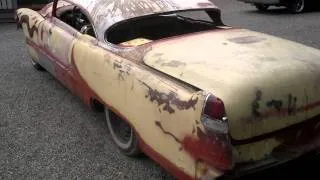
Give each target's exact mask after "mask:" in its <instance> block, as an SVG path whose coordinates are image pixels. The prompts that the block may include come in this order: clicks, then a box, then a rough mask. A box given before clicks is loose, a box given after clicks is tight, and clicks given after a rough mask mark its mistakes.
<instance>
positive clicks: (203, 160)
mask: <svg viewBox="0 0 320 180" xmlns="http://www.w3.org/2000/svg"><path fill="white" fill-rule="evenodd" d="M220 16H221V12H220V10H219V9H218V7H216V6H215V5H214V4H213V3H212V2H210V1H208V0H190V1H184V0H139V1H136V0H121V1H120V0H78V1H77V0H55V1H54V2H53V3H50V4H48V5H47V6H45V7H44V8H43V9H42V10H40V11H38V12H36V11H33V10H30V9H26V8H23V9H19V10H17V21H18V25H19V26H20V27H22V29H23V32H24V35H25V37H26V44H27V49H28V52H29V55H30V56H31V62H32V63H33V66H34V67H35V68H36V69H39V70H44V69H45V70H46V71H48V72H50V73H51V74H52V75H54V76H55V77H56V78H57V79H58V80H59V81H61V82H62V83H63V84H64V85H65V86H66V87H67V88H68V89H70V91H72V92H73V93H74V94H76V95H78V96H79V97H81V98H82V100H83V101H84V102H85V103H86V104H87V105H89V106H90V107H92V109H94V110H98V111H102V112H105V115H106V120H107V125H108V128H109V130H110V134H111V136H112V138H113V140H114V142H115V144H116V145H117V146H118V147H119V149H120V150H121V151H122V152H123V153H124V154H126V155H128V156H135V155H139V154H140V153H142V152H143V153H145V154H147V155H148V156H149V157H151V158H152V159H153V160H155V161H156V162H158V163H159V164H160V165H162V167H164V168H165V169H166V170H167V171H169V172H170V173H171V174H173V175H174V176H175V177H177V178H179V179H203V178H206V177H211V178H212V179H214V178H217V177H223V176H237V175H241V174H243V173H247V172H251V171H252V170H256V169H263V168H267V167H270V166H273V165H276V164H279V163H283V162H286V161H288V160H291V159H294V158H296V157H299V156H300V155H303V154H305V153H308V152H316V151H319V147H320V134H319V131H320V71H319V69H320V51H319V50H317V49H314V48H311V47H307V46H305V45H302V44H298V43H295V42H292V41H289V40H285V39H281V38H277V37H274V36H270V35H267V34H262V33H259V32H254V31H250V30H246V29H241V28H232V27H229V26H227V25H225V24H224V23H223V22H222V20H221V17H220Z"/></svg>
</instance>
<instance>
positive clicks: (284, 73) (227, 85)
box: [144, 29, 320, 140]
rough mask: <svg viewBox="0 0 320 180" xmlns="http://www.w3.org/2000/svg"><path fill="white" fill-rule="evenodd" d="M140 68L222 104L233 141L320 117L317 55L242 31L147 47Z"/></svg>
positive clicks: (319, 54) (319, 61)
mask: <svg viewBox="0 0 320 180" xmlns="http://www.w3.org/2000/svg"><path fill="white" fill-rule="evenodd" d="M151 46H152V48H151V50H150V51H149V52H147V53H146V54H145V56H144V63H145V64H147V65H148V66H150V67H152V68H154V69H157V70H158V71H161V72H163V73H166V74H168V75H170V76H172V77H174V78H177V79H179V80H182V81H184V82H186V83H188V84H191V85H193V86H195V87H198V88H200V89H202V90H205V91H209V92H212V93H213V94H214V95H215V96H217V97H219V98H221V99H222V100H223V101H224V103H225V107H226V111H227V115H228V118H229V125H230V134H231V136H232V138H233V139H234V140H244V139H249V138H252V137H256V136H260V135H263V134H266V133H271V132H273V131H276V130H280V129H282V128H285V127H288V126H290V125H293V124H297V123H300V122H302V121H305V120H307V119H310V118H312V117H314V116H317V115H319V114H320V51H319V50H317V49H314V48H311V47H307V46H304V45H302V44H298V43H295V42H291V41H288V40H285V39H281V38H277V37H273V36H270V35H266V34H262V33H258V32H254V31H250V30H245V29H229V30H214V31H209V32H203V33H198V34H193V35H189V36H182V37H177V38H171V39H167V40H162V41H159V42H155V43H153V44H151Z"/></svg>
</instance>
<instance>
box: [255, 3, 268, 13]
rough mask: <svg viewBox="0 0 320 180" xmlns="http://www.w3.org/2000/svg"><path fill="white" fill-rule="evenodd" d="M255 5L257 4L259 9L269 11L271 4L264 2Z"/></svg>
mask: <svg viewBox="0 0 320 180" xmlns="http://www.w3.org/2000/svg"><path fill="white" fill-rule="evenodd" d="M254 6H256V8H257V9H258V10H259V11H267V10H268V8H269V5H264V4H255V5H254Z"/></svg>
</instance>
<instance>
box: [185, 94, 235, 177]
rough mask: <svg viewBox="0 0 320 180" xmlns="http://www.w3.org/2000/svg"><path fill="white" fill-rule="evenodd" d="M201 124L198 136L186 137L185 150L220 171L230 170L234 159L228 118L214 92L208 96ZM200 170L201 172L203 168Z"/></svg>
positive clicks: (197, 131)
mask: <svg viewBox="0 0 320 180" xmlns="http://www.w3.org/2000/svg"><path fill="white" fill-rule="evenodd" d="M201 124H202V126H203V128H201V127H197V128H196V137H195V136H186V137H185V138H184V140H183V145H184V148H185V150H186V151H187V152H188V153H189V154H190V155H191V156H193V157H194V158H195V159H197V160H200V161H202V162H204V164H205V165H206V166H207V167H209V168H210V169H212V170H214V169H215V170H217V171H219V172H224V171H226V170H230V169H231V168H232V167H233V161H232V146H231V143H230V138H229V131H228V130H229V128H228V119H227V117H226V112H225V108H224V104H223V102H222V101H221V100H220V99H219V98H216V97H215V96H213V95H212V94H210V95H208V96H207V99H206V102H205V106H204V108H203V112H202V115H201ZM199 172H200V174H201V168H200V170H199ZM204 174H206V173H204Z"/></svg>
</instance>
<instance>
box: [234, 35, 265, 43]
mask: <svg viewBox="0 0 320 180" xmlns="http://www.w3.org/2000/svg"><path fill="white" fill-rule="evenodd" d="M264 40H266V38H262V37H257V36H243V37H235V38H231V39H228V41H230V42H233V43H237V44H253V43H258V42H261V41H264Z"/></svg>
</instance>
